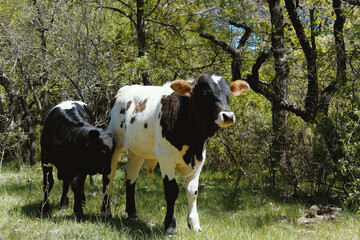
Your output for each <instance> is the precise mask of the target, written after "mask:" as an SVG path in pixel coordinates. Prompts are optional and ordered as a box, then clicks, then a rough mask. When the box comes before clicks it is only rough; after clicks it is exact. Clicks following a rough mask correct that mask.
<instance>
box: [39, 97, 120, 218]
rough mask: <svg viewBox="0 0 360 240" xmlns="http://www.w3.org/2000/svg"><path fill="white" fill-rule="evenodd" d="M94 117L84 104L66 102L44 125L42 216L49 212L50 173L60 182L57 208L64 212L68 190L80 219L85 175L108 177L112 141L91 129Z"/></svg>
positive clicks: (54, 110) (51, 184)
mask: <svg viewBox="0 0 360 240" xmlns="http://www.w3.org/2000/svg"><path fill="white" fill-rule="evenodd" d="M93 122H94V121H93V117H92V114H91V111H90V110H89V108H88V107H87V105H86V104H85V103H83V102H77V101H65V102H62V103H60V104H59V105H57V106H55V107H54V108H53V109H52V110H51V112H50V113H49V115H48V117H47V118H46V120H45V123H44V129H43V132H42V135H41V165H42V169H43V190H44V200H43V202H42V204H41V212H42V213H47V212H48V211H49V200H48V197H49V193H50V191H51V189H52V187H53V185H54V179H53V176H52V169H53V167H55V168H56V169H57V173H58V179H59V180H63V193H62V196H61V200H60V207H61V208H66V207H67V206H68V203H69V198H68V196H67V194H68V191H69V187H70V185H71V188H72V190H73V192H74V195H75V203H74V212H75V215H76V217H77V218H78V219H81V218H82V217H83V209H82V204H83V203H84V202H85V193H84V182H85V179H86V176H87V174H96V173H101V174H104V175H105V176H107V175H108V174H110V170H111V156H112V153H113V138H112V135H111V133H109V132H107V131H105V130H103V129H101V128H96V127H94V126H93Z"/></svg>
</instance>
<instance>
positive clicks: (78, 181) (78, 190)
mask: <svg viewBox="0 0 360 240" xmlns="http://www.w3.org/2000/svg"><path fill="white" fill-rule="evenodd" d="M85 180H86V174H79V175H77V176H75V179H74V183H73V184H72V185H71V187H72V190H73V192H74V196H75V197H74V198H75V200H74V213H75V216H76V218H77V219H79V220H80V219H82V218H83V217H84V213H83V208H82V206H83V205H84V204H85V189H84V185H85Z"/></svg>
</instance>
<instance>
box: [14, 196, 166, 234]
mask: <svg viewBox="0 0 360 240" xmlns="http://www.w3.org/2000/svg"><path fill="white" fill-rule="evenodd" d="M56 211H61V210H59V209H58V207H57V206H55V205H52V204H50V210H49V213H48V214H46V215H44V216H42V215H41V213H40V203H35V202H32V203H29V204H25V205H23V206H20V207H18V206H17V207H15V208H12V209H10V210H9V213H10V214H16V213H19V212H20V213H21V214H23V215H25V216H27V217H29V218H34V219H42V220H48V221H54V222H57V221H59V220H60V221H69V222H77V221H78V220H77V219H76V218H75V215H74V214H73V212H71V214H67V215H62V216H56V215H54V213H55V212H56ZM80 222H91V223H93V224H103V225H105V226H106V227H109V228H115V229H116V230H117V231H119V234H120V232H121V234H127V235H128V236H129V237H130V238H131V239H163V238H166V237H167V235H166V233H165V232H164V231H163V230H162V229H163V226H162V225H158V224H156V225H153V226H151V225H149V224H148V223H146V222H145V221H143V220H141V219H136V220H129V219H127V218H125V216H114V217H112V218H104V217H101V216H99V215H96V214H84V218H83V219H82V220H81V221H80Z"/></svg>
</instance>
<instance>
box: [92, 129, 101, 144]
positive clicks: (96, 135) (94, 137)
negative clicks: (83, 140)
mask: <svg viewBox="0 0 360 240" xmlns="http://www.w3.org/2000/svg"><path fill="white" fill-rule="evenodd" d="M99 137H100V132H99V131H98V130H90V131H89V141H90V142H95V141H97V140H98V139H99Z"/></svg>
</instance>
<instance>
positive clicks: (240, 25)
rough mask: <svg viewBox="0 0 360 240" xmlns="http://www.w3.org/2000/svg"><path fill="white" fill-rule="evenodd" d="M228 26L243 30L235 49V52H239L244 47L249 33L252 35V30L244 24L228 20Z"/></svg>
mask: <svg viewBox="0 0 360 240" xmlns="http://www.w3.org/2000/svg"><path fill="white" fill-rule="evenodd" d="M228 22H229V24H231V25H233V26H235V27H238V28H243V29H244V30H245V33H244V35H243V36H242V37H241V38H240V40H239V45H238V47H237V50H240V49H241V48H243V47H244V46H245V43H246V41H247V40H248V39H249V38H250V36H251V33H252V29H251V28H250V27H249V26H248V25H247V24H246V23H237V22H235V21H233V20H229V21H228Z"/></svg>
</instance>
